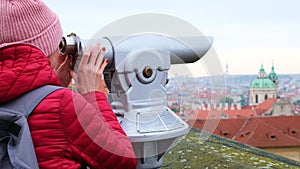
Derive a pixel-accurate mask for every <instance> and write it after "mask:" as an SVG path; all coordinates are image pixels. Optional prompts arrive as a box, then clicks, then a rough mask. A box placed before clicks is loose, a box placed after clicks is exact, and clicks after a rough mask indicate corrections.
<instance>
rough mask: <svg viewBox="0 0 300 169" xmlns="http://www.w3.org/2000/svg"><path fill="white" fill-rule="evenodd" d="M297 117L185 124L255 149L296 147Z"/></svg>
mask: <svg viewBox="0 0 300 169" xmlns="http://www.w3.org/2000/svg"><path fill="white" fill-rule="evenodd" d="M299 122H300V116H273V117H255V118H239V119H207V120H204V119H197V120H190V121H189V122H188V123H189V124H190V125H191V126H193V127H195V128H199V129H201V130H206V131H208V132H211V133H213V134H217V135H220V136H223V137H227V138H230V139H233V140H236V141H239V142H242V143H245V144H249V145H252V146H255V147H259V148H267V147H293V146H300V125H299Z"/></svg>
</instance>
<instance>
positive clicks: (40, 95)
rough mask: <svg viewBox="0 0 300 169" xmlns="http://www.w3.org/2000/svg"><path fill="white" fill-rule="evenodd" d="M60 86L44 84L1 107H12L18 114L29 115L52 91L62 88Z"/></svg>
mask: <svg viewBox="0 0 300 169" xmlns="http://www.w3.org/2000/svg"><path fill="white" fill-rule="evenodd" d="M61 88H62V87H60V86H53V85H44V86H41V87H39V88H36V89H34V90H32V91H29V92H27V93H25V94H23V95H22V96H20V97H19V98H17V99H15V100H12V101H10V102H8V103H6V104H4V105H0V107H1V108H4V109H10V110H11V111H14V112H15V113H17V114H20V113H22V114H24V115H25V116H26V117H28V116H29V115H30V114H31V112H32V111H33V110H34V109H35V107H36V106H37V105H38V104H39V103H40V102H41V101H42V100H43V99H44V98H45V97H46V96H48V95H49V94H50V93H52V92H54V91H55V90H58V89H61Z"/></svg>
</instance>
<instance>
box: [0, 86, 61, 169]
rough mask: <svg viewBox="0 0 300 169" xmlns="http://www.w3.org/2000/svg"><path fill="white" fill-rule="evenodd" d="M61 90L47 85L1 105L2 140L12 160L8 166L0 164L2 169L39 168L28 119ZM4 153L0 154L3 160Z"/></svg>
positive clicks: (0, 137)
mask: <svg viewBox="0 0 300 169" xmlns="http://www.w3.org/2000/svg"><path fill="white" fill-rule="evenodd" d="M60 88H62V87H58V86H52V85H45V86H42V87H39V88H37V89H34V90H32V91H30V92H27V93H25V94H24V95H22V96H20V97H19V98H17V99H15V100H13V101H10V102H8V103H5V104H1V105H0V112H1V113H0V119H1V120H0V131H1V130H2V131H1V132H2V134H1V133H0V140H3V141H4V142H5V143H6V144H7V148H6V150H3V151H6V153H7V154H8V156H9V160H10V162H8V163H7V164H2V165H1V164H0V168H26V169H27V168H28V169H29V168H30V169H31V168H34V169H35V168H38V163H37V159H36V155H35V152H34V147H33V143H32V138H31V135H30V130H29V126H28V123H27V118H28V116H29V115H30V114H31V112H32V111H33V110H34V109H35V107H36V106H37V105H38V104H39V103H40V102H41V101H42V100H43V99H44V98H45V97H46V96H48V95H49V94H50V93H52V92H54V91H55V90H58V89H60ZM5 133H6V134H5ZM3 151H2V152H0V157H1V159H2V157H3V153H5V152H3ZM1 159H0V161H1ZM6 161H7V160H6ZM4 162H5V160H4ZM9 163H10V164H9ZM9 165H11V166H10V167H9Z"/></svg>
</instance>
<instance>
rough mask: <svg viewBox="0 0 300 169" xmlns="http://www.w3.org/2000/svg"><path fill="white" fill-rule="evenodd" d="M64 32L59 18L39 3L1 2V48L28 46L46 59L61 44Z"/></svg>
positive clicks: (27, 0)
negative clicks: (27, 44)
mask: <svg viewBox="0 0 300 169" xmlns="http://www.w3.org/2000/svg"><path fill="white" fill-rule="evenodd" d="M62 35H63V31H62V28H61V25H60V22H59V19H58V17H57V16H56V14H55V13H53V12H52V11H51V10H50V9H49V8H48V7H47V6H46V4H44V3H43V2H42V1H40V0H0V48H1V47H3V46H7V45H10V44H16V43H29V44H32V45H34V46H36V47H38V48H39V49H41V50H42V51H43V52H44V53H45V54H46V55H47V56H48V55H50V54H51V53H53V52H54V51H55V50H56V49H57V48H58V45H59V43H60V40H61V37H62Z"/></svg>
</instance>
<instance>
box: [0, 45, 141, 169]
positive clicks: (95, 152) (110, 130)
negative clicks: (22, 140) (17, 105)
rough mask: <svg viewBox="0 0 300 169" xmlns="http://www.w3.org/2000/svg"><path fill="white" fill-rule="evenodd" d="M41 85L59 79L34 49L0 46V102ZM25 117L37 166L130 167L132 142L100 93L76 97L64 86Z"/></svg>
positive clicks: (132, 164) (132, 162) (19, 46)
mask: <svg viewBox="0 0 300 169" xmlns="http://www.w3.org/2000/svg"><path fill="white" fill-rule="evenodd" d="M45 84H52V85H60V82H59V80H58V78H57V77H56V74H55V72H54V71H53V70H52V69H51V67H50V64H49V62H48V59H47V57H46V56H45V55H44V54H43V53H42V52H41V51H40V50H39V49H37V48H35V47H33V46H29V45H13V46H9V47H5V48H1V49H0V103H5V102H8V101H10V100H13V99H15V98H16V97H18V96H20V95H22V94H23V93H25V92H27V91H30V90H32V89H35V88H37V87H40V86H42V85H45ZM98 108H99V110H100V111H97V109H98ZM99 112H100V113H99ZM28 122H29V126H30V130H31V135H32V139H33V143H34V147H35V151H36V155H37V159H38V162H39V166H40V168H51V169H54V168H66V169H72V168H80V167H81V164H85V165H87V166H89V167H90V168H108V169H111V168H122V169H124V168H136V159H135V155H134V151H133V148H132V145H131V143H130V141H129V140H128V138H127V137H126V135H125V133H124V131H123V130H122V128H121V126H120V124H119V123H118V121H117V118H116V116H115V114H114V113H113V112H112V110H111V107H110V105H109V104H108V102H107V101H106V97H105V95H104V94H103V93H101V92H93V93H88V94H86V95H84V96H82V95H80V94H78V93H74V92H72V90H70V89H67V88H64V89H60V90H57V91H55V92H53V93H52V94H50V95H48V96H47V97H46V98H45V99H44V100H43V101H42V102H41V103H40V104H39V105H38V106H37V107H36V109H35V110H34V111H33V112H32V114H31V115H30V117H29V118H28Z"/></svg>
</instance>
